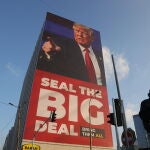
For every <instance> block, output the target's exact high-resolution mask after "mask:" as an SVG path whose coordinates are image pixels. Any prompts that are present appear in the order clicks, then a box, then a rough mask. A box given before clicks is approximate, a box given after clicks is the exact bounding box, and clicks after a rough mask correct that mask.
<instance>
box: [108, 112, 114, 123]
mask: <svg viewBox="0 0 150 150" xmlns="http://www.w3.org/2000/svg"><path fill="white" fill-rule="evenodd" d="M107 118H109V120H108V121H107V122H108V123H110V124H111V125H115V118H114V113H110V114H109V115H107Z"/></svg>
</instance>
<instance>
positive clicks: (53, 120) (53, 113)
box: [51, 110, 56, 122]
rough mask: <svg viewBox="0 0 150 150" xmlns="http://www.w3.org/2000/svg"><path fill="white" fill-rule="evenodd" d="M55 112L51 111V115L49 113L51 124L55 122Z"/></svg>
mask: <svg viewBox="0 0 150 150" xmlns="http://www.w3.org/2000/svg"><path fill="white" fill-rule="evenodd" d="M55 111H56V110H53V111H52V113H51V122H55V121H56V113H55Z"/></svg>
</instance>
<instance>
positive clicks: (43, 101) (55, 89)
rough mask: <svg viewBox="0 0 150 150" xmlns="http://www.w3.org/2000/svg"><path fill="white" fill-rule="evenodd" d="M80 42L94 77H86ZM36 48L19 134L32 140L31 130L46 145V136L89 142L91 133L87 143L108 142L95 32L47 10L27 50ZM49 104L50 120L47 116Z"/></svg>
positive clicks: (100, 57) (104, 89)
mask: <svg viewBox="0 0 150 150" xmlns="http://www.w3.org/2000/svg"><path fill="white" fill-rule="evenodd" d="M78 33H81V34H82V35H83V36H82V38H85V39H84V40H83V39H82V40H81V38H78V36H77V35H78ZM79 35H80V34H79ZM77 41H78V42H77ZM79 43H80V44H79ZM83 45H84V46H85V45H86V46H87V45H90V47H89V49H90V51H91V52H92V53H91V55H92V57H93V58H92V63H93V65H94V67H95V70H96V75H97V76H96V80H97V81H96V82H94V83H93V82H92V81H91V80H89V74H88V72H87V68H86V65H85V60H84V57H83V54H82V51H81V50H82V48H84V47H83ZM36 50H37V51H36ZM37 53H38V58H37V59H36V60H37V66H36V69H35V72H34V78H33V83H32V89H31V94H30V99H29V106H28V112H27V116H26V122H25V128H24V135H23V139H24V140H30V141H32V140H33V137H34V135H36V136H35V137H34V139H35V141H39V142H45V143H47V145H49V147H50V146H51V144H50V143H51V142H53V143H59V144H60V143H63V144H64V143H65V144H71V145H72V144H74V145H89V143H90V137H91V136H92V145H93V146H103V147H112V146H113V143H112V133H111V126H110V125H109V124H108V123H107V114H108V113H109V105H108V96H107V87H106V82H105V73H104V64H103V55H102V48H101V42H100V33H99V32H98V31H96V30H94V29H91V28H89V27H85V26H84V25H80V24H77V23H75V22H72V21H70V20H67V19H64V18H62V17H59V16H56V15H53V14H50V13H48V15H47V17H46V20H45V24H44V26H43V29H42V32H41V36H40V37H39V42H38V43H37V46H36V49H35V55H33V56H37ZM53 110H56V114H57V115H56V119H55V120H56V121H55V122H51V120H48V118H49V116H50V113H51V111H53ZM49 147H48V149H51V148H49Z"/></svg>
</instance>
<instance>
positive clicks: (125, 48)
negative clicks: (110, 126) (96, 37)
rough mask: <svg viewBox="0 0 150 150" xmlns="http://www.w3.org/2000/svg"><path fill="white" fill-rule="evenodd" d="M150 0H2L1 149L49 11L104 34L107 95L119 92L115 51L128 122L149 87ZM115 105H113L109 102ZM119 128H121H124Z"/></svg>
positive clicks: (0, 63)
mask: <svg viewBox="0 0 150 150" xmlns="http://www.w3.org/2000/svg"><path fill="white" fill-rule="evenodd" d="M149 6H150V1H149V0H144V1H142V0H126V1H123V0H92V1H91V0H82V1H81V0H75V1H73V0H61V1H60V0H55V1H54V0H32V1H30V0H26V1H22V0H13V1H8V0H5V1H1V2H0V50H1V55H0V72H1V73H0V83H1V84H0V90H1V92H0V120H1V126H0V141H1V142H0V150H1V145H2V144H3V141H4V139H5V136H6V134H7V133H8V130H9V129H10V128H11V126H12V125H13V123H14V118H15V114H16V108H15V107H12V106H9V105H7V103H9V102H12V103H13V104H15V105H18V102H19V97H20V93H21V88H22V84H23V80H24V77H25V73H26V70H27V67H28V64H29V61H30V59H31V56H32V53H33V50H34V47H35V44H36V41H37V39H38V36H39V33H40V30H41V28H42V25H43V22H44V19H45V15H46V12H51V13H54V14H56V15H59V16H62V17H65V18H67V19H69V20H72V21H75V22H79V23H81V24H85V25H87V26H90V27H92V28H94V29H96V30H98V31H100V33H101V42H102V46H103V54H104V61H105V70H106V78H107V86H108V97H109V102H110V105H111V101H112V98H116V97H117V91H116V86H115V80H114V75H113V70H112V64H111V59H110V54H113V55H114V58H115V62H116V67H117V71H118V77H119V85H120V91H121V97H122V99H123V100H124V107H125V110H126V117H127V125H128V126H129V127H132V128H134V124H133V120H132V115H133V114H137V113H138V112H139V107H140V102H141V101H142V100H143V99H145V98H147V93H148V91H149V89H150V86H149V85H150V80H149V75H150V60H149V57H150V51H149V49H150V42H149V39H150V9H149ZM110 107H111V106H110ZM120 130H121V129H120Z"/></svg>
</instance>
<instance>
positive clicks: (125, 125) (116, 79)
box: [111, 55, 129, 148]
mask: <svg viewBox="0 0 150 150" xmlns="http://www.w3.org/2000/svg"><path fill="white" fill-rule="evenodd" d="M111 56H112V62H113V68H114V75H115V81H116V87H117V93H118V98H119V99H120V100H121V94H120V89H119V82H118V77H117V72H116V67H115V62H114V57H113V55H111ZM121 111H122V121H123V129H124V131H125V140H126V143H127V148H129V142H128V136H127V123H126V117H125V110H124V106H123V101H122V100H121Z"/></svg>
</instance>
